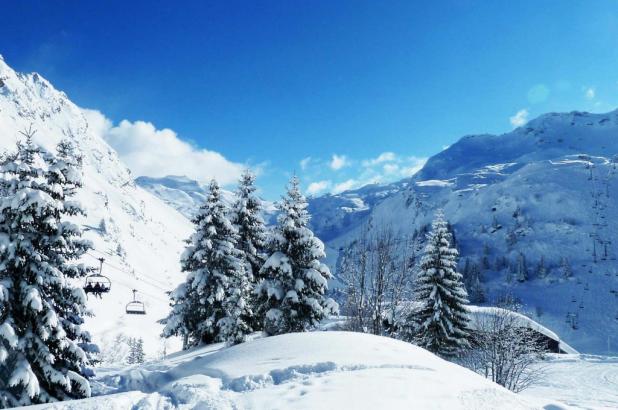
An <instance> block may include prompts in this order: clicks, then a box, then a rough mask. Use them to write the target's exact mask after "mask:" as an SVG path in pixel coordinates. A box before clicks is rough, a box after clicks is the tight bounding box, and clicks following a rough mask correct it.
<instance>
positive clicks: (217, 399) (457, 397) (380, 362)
mask: <svg viewBox="0 0 618 410" xmlns="http://www.w3.org/2000/svg"><path fill="white" fill-rule="evenodd" d="M93 384H94V385H95V394H98V395H101V394H102V395H104V396H101V397H94V398H91V399H87V400H79V401H75V402H64V403H60V404H58V405H55V406H54V407H53V408H56V409H88V408H92V409H95V408H96V409H98V408H102V407H105V408H107V409H127V408H132V409H164V408H165V409H171V408H186V409H189V408H204V409H206V408H209V409H210V408H216V409H233V408H242V409H289V408H294V409H316V408H326V409H336V408H353V409H377V408H385V409H404V408H405V409H409V408H419V409H420V408H438V407H439V408H445V409H498V408H502V409H511V410H514V409H532V408H540V407H543V405H548V406H549V405H552V404H553V406H554V407H551V408H555V409H560V408H566V406H565V407H563V406H561V405H560V404H559V403H557V402H552V401H551V399H548V398H547V397H545V398H540V399H527V398H524V397H522V396H518V395H516V394H514V393H511V392H509V391H508V390H506V389H504V388H502V387H500V386H498V385H496V384H494V383H492V382H490V381H489V380H487V379H485V378H483V377H481V376H479V375H477V374H476V373H473V372H471V371H469V370H467V369H464V368H463V367H460V366H457V365H455V364H453V363H449V362H446V361H444V360H442V359H440V358H438V357H437V356H434V355H433V354H431V353H429V352H427V351H426V350H423V349H421V348H419V347H416V346H413V345H411V344H409V343H405V342H401V341H397V340H394V339H390V338H386V337H379V336H373V335H368V334H360V333H347V332H314V333H292V334H286V335H282V336H275V337H269V338H265V339H257V340H253V341H250V342H247V343H243V344H241V345H237V346H234V347H230V348H222V346H221V345H210V346H207V347H202V348H197V349H194V350H191V351H187V352H181V353H177V354H174V355H171V356H169V357H167V358H165V359H164V360H161V361H156V362H151V363H147V364H145V365H142V366H139V367H133V368H129V369H117V370H116V369H109V370H108V371H106V372H103V371H101V372H99V377H98V379H97V380H96V381H95V382H94V383H93ZM549 397H551V395H550V396H549ZM34 408H37V407H36V406H35V407H34ZM46 408H49V406H47V407H46ZM546 408H549V407H546Z"/></svg>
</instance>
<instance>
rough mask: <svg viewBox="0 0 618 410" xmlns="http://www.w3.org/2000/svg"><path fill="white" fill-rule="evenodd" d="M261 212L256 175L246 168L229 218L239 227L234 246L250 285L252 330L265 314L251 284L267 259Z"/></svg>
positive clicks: (260, 327) (258, 279)
mask: <svg viewBox="0 0 618 410" xmlns="http://www.w3.org/2000/svg"><path fill="white" fill-rule="evenodd" d="M261 212H262V203H261V201H260V199H259V198H258V197H257V196H256V195H255V175H254V174H253V173H252V172H251V170H249V169H246V170H245V171H244V172H243V174H242V176H241V177H240V181H239V182H238V190H237V192H236V202H235V203H234V206H233V208H232V217H231V219H232V223H233V224H234V226H235V227H236V229H237V230H238V242H237V245H236V247H237V248H238V249H239V250H240V251H241V252H242V257H243V259H244V261H245V272H246V275H247V281H248V283H249V284H250V285H251V287H252V290H251V292H250V295H249V302H250V306H251V309H252V311H253V315H252V318H251V319H252V320H251V327H252V328H253V329H254V330H258V329H262V327H263V324H262V323H261V320H260V319H261V318H262V317H263V316H264V312H260V311H259V310H260V306H259V304H258V301H257V295H256V294H255V293H254V292H253V288H255V286H256V285H257V284H258V283H259V282H260V281H261V279H263V278H261V277H260V276H259V274H260V269H261V268H262V266H263V265H264V262H265V261H266V239H267V229H266V226H265V224H264V220H263V219H262V215H261Z"/></svg>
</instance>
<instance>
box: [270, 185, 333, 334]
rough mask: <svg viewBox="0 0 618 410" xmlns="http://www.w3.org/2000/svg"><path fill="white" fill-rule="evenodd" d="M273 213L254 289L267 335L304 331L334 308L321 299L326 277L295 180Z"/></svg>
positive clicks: (319, 245) (328, 275)
mask: <svg viewBox="0 0 618 410" xmlns="http://www.w3.org/2000/svg"><path fill="white" fill-rule="evenodd" d="M278 209H279V211H280V215H279V218H278V224H277V228H276V231H275V233H274V236H273V239H272V243H271V244H270V247H271V253H270V257H269V258H268V259H267V260H266V263H265V264H264V266H263V267H262V270H261V272H260V275H261V276H262V277H264V278H265V279H264V280H262V282H261V283H260V285H259V286H258V292H259V294H260V296H261V300H262V302H263V303H264V305H265V306H266V308H267V309H266V317H265V319H264V330H265V331H266V332H267V333H268V334H270V335H274V334H282V333H289V332H303V331H307V330H309V329H310V328H312V327H315V326H316V325H317V324H318V322H319V321H320V320H322V319H323V318H324V317H326V316H327V315H328V314H331V313H334V312H335V311H337V309H338V306H337V304H336V303H335V302H334V301H333V300H332V299H330V298H327V297H325V293H326V290H327V287H328V282H327V281H328V279H330V278H331V273H330V270H329V269H328V267H327V266H326V265H325V264H323V263H321V262H320V259H322V258H324V256H325V254H324V244H323V243H322V242H321V241H320V240H319V239H318V238H317V237H315V236H314V234H313V232H312V231H311V230H310V229H309V227H308V226H307V225H308V223H309V213H308V212H307V201H306V200H305V198H304V196H303V195H302V194H301V192H300V187H299V181H298V178H297V177H296V176H294V177H292V179H291V180H290V184H289V186H288V190H287V195H286V196H285V197H284V198H283V199H282V201H281V202H280V203H279V204H278Z"/></svg>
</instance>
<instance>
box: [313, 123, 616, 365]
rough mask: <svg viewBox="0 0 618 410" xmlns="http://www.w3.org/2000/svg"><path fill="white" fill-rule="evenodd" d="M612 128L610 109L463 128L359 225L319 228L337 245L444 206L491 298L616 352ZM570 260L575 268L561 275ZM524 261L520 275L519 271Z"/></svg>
mask: <svg viewBox="0 0 618 410" xmlns="http://www.w3.org/2000/svg"><path fill="white" fill-rule="evenodd" d="M617 136H618V111H614V112H610V113H607V114H590V113H581V112H572V113H565V114H547V115H543V116H541V117H539V118H537V119H535V120H533V121H531V122H529V123H528V124H527V125H526V126H524V127H520V128H517V129H516V130H514V131H513V132H510V133H506V134H503V135H472V136H466V137H464V138H462V139H461V140H460V141H459V142H457V143H455V144H453V145H452V146H451V147H449V148H448V149H446V150H444V151H442V152H440V153H439V154H437V155H435V156H434V157H432V158H430V159H429V161H428V162H427V164H426V165H425V167H424V168H423V169H422V170H421V171H419V172H418V173H417V174H416V175H415V176H413V177H412V178H411V179H409V180H407V181H406V182H408V185H407V186H406V187H405V189H402V190H400V191H398V192H394V193H393V194H390V195H387V196H385V197H384V199H383V200H381V201H380V202H379V203H377V204H375V205H374V206H373V208H372V209H371V212H368V213H367V214H366V215H365V216H364V217H363V218H359V220H358V221H356V226H349V227H348V228H347V229H346V230H344V231H342V232H341V233H340V234H339V235H336V236H335V237H333V235H331V233H328V234H327V237H329V238H331V239H330V240H329V243H328V244H329V249H338V248H339V247H340V246H343V245H345V244H346V243H347V242H349V241H350V240H351V239H353V238H354V237H355V236H356V235H358V231H359V229H360V224H361V223H363V222H364V221H368V220H371V221H372V223H371V226H372V227H373V229H379V228H380V227H384V226H391V227H393V229H394V230H395V231H396V233H397V234H398V235H399V236H404V235H409V234H411V233H412V232H414V231H415V230H416V231H420V230H421V229H422V227H424V226H426V225H427V224H429V222H430V221H431V219H432V217H433V214H434V211H435V210H436V209H437V208H439V207H441V208H443V209H444V212H445V215H446V216H447V218H448V219H449V221H450V222H451V224H452V225H453V228H454V231H455V234H456V237H457V242H458V246H459V248H460V251H461V256H462V261H464V260H465V259H466V258H468V259H470V260H471V261H472V262H474V263H477V264H479V266H481V265H483V264H484V265H486V266H485V268H484V269H483V276H484V280H485V286H486V287H487V289H488V291H489V293H490V297H491V296H492V295H493V296H495V295H497V294H499V293H502V292H505V291H509V292H512V293H514V294H515V295H516V296H517V297H519V298H521V300H522V302H523V304H524V306H525V307H526V309H527V310H528V312H529V313H530V314H532V315H533V316H534V317H535V319H536V320H538V321H540V322H541V323H543V324H545V325H547V326H548V327H550V328H552V329H554V330H556V331H557V332H558V333H559V334H561V335H562V337H564V338H565V339H566V341H567V342H569V343H571V344H572V345H573V346H574V347H575V348H576V349H578V350H580V351H585V352H596V353H606V352H607V351H608V349H609V350H611V351H612V352H614V353H615V352H616V346H618V336H617V335H618V293H617V292H618V263H617V261H616V257H617V256H618V255H617V254H618V248H617V246H618V223H617V222H616V221H617V220H618V206H617V205H616V200H615V198H616V196H618V178H616V166H617V165H616V163H615V161H616V154H618V138H617ZM318 213H319V211H318ZM322 218H323V216H322ZM318 234H320V233H319V231H318ZM503 257H506V260H505V259H504V258H503ZM541 259H542V261H543V262H542V264H543V268H544V269H545V271H546V274H543V269H540V266H539V265H540V264H541ZM566 265H568V268H567V267H566ZM569 269H570V271H572V274H573V276H572V277H571V278H565V274H564V273H565V272H564V271H565V270H567V271H568V270H569ZM521 272H524V273H525V274H526V276H527V278H526V279H525V280H523V279H524V278H520V279H522V281H521V282H520V281H519V280H517V279H518V278H517V276H518V275H519V274H520V273H521Z"/></svg>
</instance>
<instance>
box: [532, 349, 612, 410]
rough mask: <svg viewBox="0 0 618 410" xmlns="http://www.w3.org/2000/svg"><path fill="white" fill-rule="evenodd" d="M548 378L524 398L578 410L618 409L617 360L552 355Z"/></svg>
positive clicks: (546, 367) (548, 365) (598, 357)
mask: <svg viewBox="0 0 618 410" xmlns="http://www.w3.org/2000/svg"><path fill="white" fill-rule="evenodd" d="M544 366H545V369H546V376H545V378H544V380H543V381H541V382H540V383H539V384H538V385H535V386H532V387H531V388H529V389H528V390H524V391H523V392H522V393H521V394H522V395H524V396H526V397H530V398H534V399H538V400H543V399H546V398H551V399H552V400H555V401H559V402H561V403H564V404H566V405H568V406H571V407H573V408H578V409H618V357H607V356H592V355H557V354H555V355H549V357H548V359H547V363H546V364H544Z"/></svg>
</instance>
